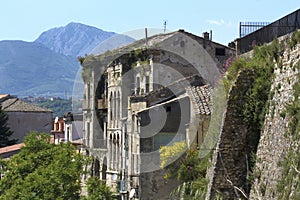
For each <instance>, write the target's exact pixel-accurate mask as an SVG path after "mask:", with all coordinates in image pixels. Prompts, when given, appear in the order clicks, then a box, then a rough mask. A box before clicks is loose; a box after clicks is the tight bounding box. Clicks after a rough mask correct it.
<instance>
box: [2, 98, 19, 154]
mask: <svg viewBox="0 0 300 200" xmlns="http://www.w3.org/2000/svg"><path fill="white" fill-rule="evenodd" d="M7 121H8V115H7V113H6V112H5V111H4V110H2V105H1V104H0V148H1V147H6V146H9V145H13V144H16V142H17V140H15V139H13V140H10V139H9V137H10V136H11V135H12V134H13V132H12V131H11V130H10V129H9V127H8V126H7Z"/></svg>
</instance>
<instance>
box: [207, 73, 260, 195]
mask: <svg viewBox="0 0 300 200" xmlns="http://www.w3.org/2000/svg"><path fill="white" fill-rule="evenodd" d="M253 80H254V76H253V71H251V70H244V71H242V72H240V73H239V75H238V78H237V81H236V83H235V85H233V87H232V89H231V91H230V92H229V97H228V104H227V110H226V112H225V114H224V119H223V120H224V125H223V127H222V130H221V134H220V138H219V141H218V143H217V148H216V151H215V153H214V158H213V163H212V168H211V169H210V172H209V174H210V175H209V176H210V183H209V186H208V192H207V195H206V199H216V197H217V196H218V193H221V196H222V197H223V199H242V198H243V193H245V190H246V188H245V183H246V178H247V157H246V155H247V153H246V152H247V149H246V138H247V127H246V126H245V125H244V123H243V121H242V117H241V116H242V108H243V106H244V104H245V102H246V100H245V98H246V92H247V91H248V89H249V88H250V87H251V85H252V83H253Z"/></svg>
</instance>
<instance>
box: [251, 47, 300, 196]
mask: <svg viewBox="0 0 300 200" xmlns="http://www.w3.org/2000/svg"><path fill="white" fill-rule="evenodd" d="M299 51H300V45H298V46H297V47H296V48H295V49H293V50H289V49H287V50H286V51H285V52H284V53H283V57H282V61H283V62H282V64H283V66H282V67H280V66H277V67H276V69H275V71H274V73H275V78H274V81H273V84H272V86H271V90H272V91H273V92H274V96H273V99H271V102H270V107H269V113H267V115H266V118H265V123H264V130H263V132H262V134H261V138H260V143H259V145H258V150H257V155H256V156H257V159H256V169H255V173H256V174H258V175H259V176H255V179H254V183H253V185H252V189H251V193H250V199H278V193H277V183H278V181H279V180H280V179H281V174H282V168H281V167H280V166H279V165H278V163H279V162H281V161H283V160H284V158H285V157H286V153H287V151H288V149H289V146H290V145H291V143H292V142H293V141H292V139H291V138H288V137H285V136H284V135H285V133H286V132H287V128H288V123H289V119H288V118H287V117H282V114H281V113H283V112H285V110H286V106H287V105H288V104H289V103H290V102H291V101H292V100H293V85H294V83H295V82H296V81H297V76H296V75H297V73H299V72H298V70H294V69H293V66H294V65H295V64H296V63H297V62H299V61H300V59H299ZM291 62H292V64H291ZM290 64H291V65H290Z"/></svg>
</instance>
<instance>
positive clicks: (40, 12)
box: [0, 0, 300, 44]
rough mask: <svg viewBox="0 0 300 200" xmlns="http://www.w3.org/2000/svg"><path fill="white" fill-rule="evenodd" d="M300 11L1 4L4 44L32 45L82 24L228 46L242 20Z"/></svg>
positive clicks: (44, 1)
mask: <svg viewBox="0 0 300 200" xmlns="http://www.w3.org/2000/svg"><path fill="white" fill-rule="evenodd" d="M299 8H300V1H299V0H252V1H241V0H239V1H238V0H227V1H222V0H220V1H216V0H210V1H209V0H206V1H203V0H181V1H177V0H173V1H167V0H160V1H159V0H151V1H142V0H140V1H138V0H127V1H124V0H106V1H103V0H1V12H0V27H1V29H0V30H1V31H0V40H16V39H17V40H24V41H33V40H35V39H36V38H37V37H38V36H39V35H40V34H41V33H42V32H43V31H46V30H48V29H50V28H53V27H59V26H64V25H66V24H68V23H69V22H80V23H84V24H87V25H91V26H95V27H97V28H100V29H103V30H106V31H114V32H117V33H124V32H128V31H132V30H136V29H141V28H145V27H148V28H163V21H164V20H167V29H169V30H171V31H174V30H178V29H184V30H186V31H189V32H191V33H193V34H196V35H201V34H202V32H205V31H210V30H212V32H213V40H214V41H217V42H220V43H222V44H228V42H230V41H233V40H234V39H235V38H237V37H238V24H239V22H240V21H255V22H256V21H258V22H259V21H269V22H272V21H275V20H277V19H279V18H281V17H283V16H285V15H287V14H289V13H291V12H293V11H295V10H297V9H299Z"/></svg>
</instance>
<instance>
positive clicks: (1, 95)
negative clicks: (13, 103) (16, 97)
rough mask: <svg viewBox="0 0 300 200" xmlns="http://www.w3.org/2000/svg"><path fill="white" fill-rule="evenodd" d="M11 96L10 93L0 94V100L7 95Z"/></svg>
mask: <svg viewBox="0 0 300 200" xmlns="http://www.w3.org/2000/svg"><path fill="white" fill-rule="evenodd" d="M8 96H9V94H0V101H1V100H2V99H4V98H5V97H8Z"/></svg>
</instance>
